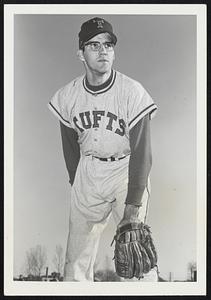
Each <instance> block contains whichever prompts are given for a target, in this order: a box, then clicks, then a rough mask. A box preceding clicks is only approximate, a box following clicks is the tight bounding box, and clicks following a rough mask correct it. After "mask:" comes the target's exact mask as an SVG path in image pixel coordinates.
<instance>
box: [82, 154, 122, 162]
mask: <svg viewBox="0 0 211 300" xmlns="http://www.w3.org/2000/svg"><path fill="white" fill-rule="evenodd" d="M87 156H89V155H87ZM126 156H127V155H125V156H122V157H113V156H111V157H108V158H104V157H97V156H94V155H92V157H94V158H97V159H99V160H101V161H118V160H121V159H123V158H125V157H126Z"/></svg>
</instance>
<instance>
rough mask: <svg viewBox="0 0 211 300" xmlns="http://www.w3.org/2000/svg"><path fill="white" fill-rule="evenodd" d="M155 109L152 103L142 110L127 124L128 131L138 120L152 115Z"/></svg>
mask: <svg viewBox="0 0 211 300" xmlns="http://www.w3.org/2000/svg"><path fill="white" fill-rule="evenodd" d="M156 109H157V106H156V105H155V104H154V103H152V104H151V105H149V106H147V107H146V108H145V109H143V110H142V111H141V112H140V113H139V114H138V115H137V116H136V117H135V118H133V119H132V120H131V121H130V122H129V124H128V125H129V129H131V128H132V127H133V126H134V125H135V124H136V123H137V122H138V121H139V120H141V119H142V118H143V117H144V116H145V115H146V114H148V113H150V114H151V113H152V112H154V111H155V110H156Z"/></svg>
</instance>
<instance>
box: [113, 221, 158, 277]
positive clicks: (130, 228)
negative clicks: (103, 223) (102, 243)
mask: <svg viewBox="0 0 211 300" xmlns="http://www.w3.org/2000/svg"><path fill="white" fill-rule="evenodd" d="M114 241H115V247H114V261H115V268H116V273H117V275H119V276H120V277H124V278H133V277H136V278H138V279H140V278H143V277H144V273H148V272H149V271H150V270H151V269H152V268H154V267H155V266H156V264H157V251H156V249H155V246H154V243H153V240H152V236H151V231H150V227H149V226H148V225H146V224H144V223H142V222H141V223H129V224H126V225H123V226H122V227H120V228H118V229H117V231H116V235H115V236H114Z"/></svg>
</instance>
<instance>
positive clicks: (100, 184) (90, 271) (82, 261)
mask: <svg viewBox="0 0 211 300" xmlns="http://www.w3.org/2000/svg"><path fill="white" fill-rule="evenodd" d="M128 164H129V156H127V157H126V158H124V159H122V160H118V161H114V162H113V161H112V162H104V161H100V160H99V159H98V158H94V157H92V156H81V159H80V161H79V165H78V168H77V171H76V176H75V180H74V183H73V186H72V188H71V200H70V218H69V234H68V240H67V250H66V259H65V266H64V281H94V263H95V259H96V256H97V251H98V246H99V241H100V237H101V234H102V232H103V230H104V229H105V227H106V225H107V224H108V222H109V218H110V216H111V214H112V215H113V218H114V221H115V223H116V224H118V223H119V222H120V221H121V219H122V217H123V212H124V208H125V199H126V195H127V185H128ZM148 198H149V191H148V190H147V189H146V190H145V192H144V195H143V198H142V199H143V204H142V206H141V207H140V209H139V219H140V221H144V219H145V215H146V210H147V205H148ZM135 280H136V279H130V280H124V279H123V281H135ZM139 281H157V272H156V270H151V271H150V272H149V273H148V274H146V276H145V278H143V279H140V280H139Z"/></svg>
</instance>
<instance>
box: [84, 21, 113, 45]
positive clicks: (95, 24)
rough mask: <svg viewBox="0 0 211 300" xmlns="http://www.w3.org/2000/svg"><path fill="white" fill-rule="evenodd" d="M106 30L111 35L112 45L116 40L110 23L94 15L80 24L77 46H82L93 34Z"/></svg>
mask: <svg viewBox="0 0 211 300" xmlns="http://www.w3.org/2000/svg"><path fill="white" fill-rule="evenodd" d="M103 32H108V33H109V34H110V36H111V39H112V42H113V43H114V45H115V44H116V42H117V37H116V36H115V34H114V33H113V28H112V25H111V24H110V23H109V22H107V21H106V20H104V19H102V18H98V17H95V18H93V19H90V20H88V21H86V22H85V23H83V24H82V25H81V31H80V32H79V34H78V36H79V48H80V49H81V48H83V45H84V43H85V42H87V41H88V40H90V39H91V38H93V37H94V36H95V35H97V34H100V33H103Z"/></svg>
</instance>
